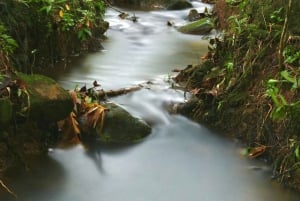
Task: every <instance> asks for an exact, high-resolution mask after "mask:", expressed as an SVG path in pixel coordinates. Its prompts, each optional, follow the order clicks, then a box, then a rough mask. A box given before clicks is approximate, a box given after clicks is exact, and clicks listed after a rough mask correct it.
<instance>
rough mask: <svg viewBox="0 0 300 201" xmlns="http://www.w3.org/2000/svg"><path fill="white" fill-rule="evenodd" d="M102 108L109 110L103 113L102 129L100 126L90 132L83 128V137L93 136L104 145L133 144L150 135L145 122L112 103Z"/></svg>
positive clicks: (149, 128)
mask: <svg viewBox="0 0 300 201" xmlns="http://www.w3.org/2000/svg"><path fill="white" fill-rule="evenodd" d="M103 106H104V107H106V108H107V109H109V110H108V111H106V112H105V117H104V126H103V128H101V125H100V124H97V125H96V128H95V129H92V130H91V129H90V128H89V129H88V130H87V127H86V126H83V127H82V128H81V130H82V131H83V132H84V133H86V132H88V133H86V134H85V135H84V136H94V137H96V139H97V140H99V141H101V142H104V143H133V142H138V141H140V140H141V139H143V138H145V137H146V136H148V135H149V134H150V133H151V127H150V126H149V125H148V124H147V123H146V122H144V121H143V120H141V119H139V118H137V117H134V116H132V115H131V114H130V113H129V112H127V111H126V110H125V109H123V108H122V107H120V106H118V105H116V104H114V103H106V104H103ZM80 124H81V125H82V124H84V122H81V123H80ZM91 134H92V135H91ZM84 136H83V137H84Z"/></svg>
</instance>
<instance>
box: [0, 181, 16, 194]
mask: <svg viewBox="0 0 300 201" xmlns="http://www.w3.org/2000/svg"><path fill="white" fill-rule="evenodd" d="M0 184H1V186H2V188H4V190H5V191H6V192H8V193H9V194H11V195H12V196H14V198H16V199H18V196H17V194H16V193H14V192H13V191H12V190H10V189H9V188H8V187H7V186H6V185H5V183H4V182H3V181H2V180H1V179H0Z"/></svg>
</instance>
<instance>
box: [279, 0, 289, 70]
mask: <svg viewBox="0 0 300 201" xmlns="http://www.w3.org/2000/svg"><path fill="white" fill-rule="evenodd" d="M292 1H293V0H289V4H288V7H287V10H286V14H285V20H284V25H283V28H282V32H281V36H280V42H279V51H278V61H279V68H280V69H284V67H283V59H284V58H283V49H284V48H285V46H286V41H287V28H288V23H289V17H290V13H291V7H292Z"/></svg>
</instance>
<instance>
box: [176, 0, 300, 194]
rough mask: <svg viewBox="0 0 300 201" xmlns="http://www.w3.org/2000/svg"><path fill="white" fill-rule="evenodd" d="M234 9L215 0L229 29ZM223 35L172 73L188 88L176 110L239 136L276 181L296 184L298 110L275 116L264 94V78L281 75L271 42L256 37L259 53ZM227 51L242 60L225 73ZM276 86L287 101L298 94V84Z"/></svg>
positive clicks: (299, 177) (297, 186) (298, 178)
mask: <svg viewBox="0 0 300 201" xmlns="http://www.w3.org/2000/svg"><path fill="white" fill-rule="evenodd" d="M237 12H238V10H237V9H233V8H229V9H228V6H226V4H225V1H224V0H219V1H217V4H216V6H215V14H216V16H217V17H218V20H217V21H218V26H219V27H220V28H222V29H225V30H226V29H228V26H229V25H228V23H227V22H226V20H225V19H227V17H228V16H232V15H233V14H236V13H237ZM226 37H227V36H224V40H222V41H219V40H217V39H214V40H211V41H210V43H211V45H215V44H217V48H216V50H210V51H209V52H208V54H207V55H204V56H203V57H202V64H200V65H189V66H188V67H187V68H186V69H184V70H183V71H181V72H180V73H179V75H178V76H177V77H176V78H175V80H176V81H177V82H178V83H180V84H181V85H183V86H184V87H186V89H187V91H189V92H190V93H191V94H193V98H192V99H191V100H190V101H189V102H188V103H186V104H183V105H180V106H178V111H179V112H180V113H182V114H184V115H186V116H188V117H189V118H191V119H193V120H194V121H196V122H200V123H202V124H205V125H207V126H208V127H210V128H211V129H214V130H217V131H218V132H219V133H222V134H224V135H226V136H228V137H230V138H234V139H238V140H239V141H240V142H241V143H243V144H244V146H245V147H246V148H247V150H249V153H248V155H249V157H251V158H258V159H263V160H265V161H267V162H268V163H269V164H270V165H271V166H272V167H273V168H274V175H273V177H274V178H275V179H277V180H278V182H280V183H281V184H282V185H285V186H288V187H290V188H294V189H297V190H300V169H299V158H298V156H296V154H295V153H296V152H297V149H299V145H298V142H299V141H298V140H299V134H298V133H299V132H298V131H299V126H298V125H300V124H299V122H300V117H299V115H298V112H299V111H298V110H297V111H293V112H291V113H288V112H287V113H286V116H285V118H283V119H280V120H274V118H272V117H271V114H272V111H273V109H274V107H275V105H274V103H273V102H272V100H271V98H270V97H268V96H267V95H266V91H267V83H268V80H269V79H276V78H279V75H280V70H281V69H280V68H279V66H278V55H277V53H276V51H274V49H275V48H276V47H274V46H273V45H269V44H270V43H272V41H271V42H267V39H261V44H267V45H269V46H267V45H266V47H265V49H264V53H263V56H261V57H257V55H259V54H260V48H259V47H257V46H255V47H254V48H256V52H255V53H253V54H252V55H251V53H249V51H251V49H250V48H251V47H250V48H249V49H248V50H247V51H245V50H243V48H244V47H245V45H246V46H247V44H242V43H240V44H238V45H236V47H231V46H230V45H229V43H228V40H226V39H227V38H226ZM256 40H257V41H259V40H260V38H257V39H256ZM234 48H235V49H234ZM252 48H253V47H252ZM243 51H245V52H244V53H245V54H248V53H249V54H250V62H249V61H248V60H247V59H245V54H242V53H243ZM228 52H230V53H232V54H234V55H235V57H236V58H237V61H236V63H238V62H240V65H241V68H237V69H234V70H233V71H232V72H231V73H230V76H228V74H229V73H228V69H227V68H225V67H224V66H226V65H227V64H228V63H226V62H228V61H227V60H226V59H228V57H226V56H224V55H228V54H230V53H228ZM237 54H241V55H243V57H242V56H241V57H238V56H236V55H237ZM238 59H239V60H240V61H239V60H238ZM279 87H280V93H281V94H282V95H283V96H284V98H285V99H286V101H287V102H288V103H291V102H294V101H296V100H299V99H298V98H299V94H298V90H293V91H291V90H289V89H290V85H289V84H282V85H280V86H279ZM297 146H298V148H297ZM257 150H258V151H257ZM255 151H257V152H255Z"/></svg>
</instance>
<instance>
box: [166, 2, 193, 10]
mask: <svg viewBox="0 0 300 201" xmlns="http://www.w3.org/2000/svg"><path fill="white" fill-rule="evenodd" d="M192 7H193V5H192V4H191V3H190V2H188V1H185V0H177V1H174V2H172V3H171V4H169V5H168V6H167V10H183V9H187V8H192Z"/></svg>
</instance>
